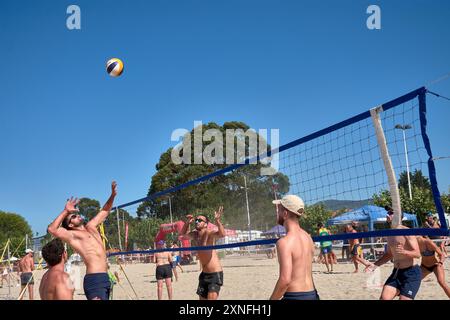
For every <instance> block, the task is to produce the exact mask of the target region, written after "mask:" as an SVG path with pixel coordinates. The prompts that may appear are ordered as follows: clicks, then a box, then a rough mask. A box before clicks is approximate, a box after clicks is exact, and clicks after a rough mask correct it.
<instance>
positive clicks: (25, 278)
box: [19, 249, 34, 300]
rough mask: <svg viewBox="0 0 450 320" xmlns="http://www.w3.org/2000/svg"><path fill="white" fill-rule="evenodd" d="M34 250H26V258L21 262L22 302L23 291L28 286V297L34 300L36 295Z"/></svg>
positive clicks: (21, 297)
mask: <svg viewBox="0 0 450 320" xmlns="http://www.w3.org/2000/svg"><path fill="white" fill-rule="evenodd" d="M33 254H34V253H33V250H31V249H26V250H25V256H24V257H23V258H22V259H20V260H19V272H20V285H21V286H22V290H21V291H20V292H21V296H20V300H22V299H23V296H24V294H23V291H24V290H25V288H26V287H27V286H28V297H29V299H30V300H33V294H34V278H33V270H34V259H33Z"/></svg>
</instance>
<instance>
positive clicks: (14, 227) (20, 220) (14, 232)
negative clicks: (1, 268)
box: [0, 211, 33, 255]
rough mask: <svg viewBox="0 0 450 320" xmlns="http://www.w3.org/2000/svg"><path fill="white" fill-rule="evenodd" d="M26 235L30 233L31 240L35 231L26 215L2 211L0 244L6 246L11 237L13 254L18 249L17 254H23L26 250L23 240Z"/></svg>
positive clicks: (0, 212)
mask: <svg viewBox="0 0 450 320" xmlns="http://www.w3.org/2000/svg"><path fill="white" fill-rule="evenodd" d="M25 235H28V239H29V241H31V238H32V237H33V232H32V231H31V228H30V225H29V224H28V222H27V221H26V220H25V218H24V217H22V216H21V215H19V214H16V213H11V212H4V211H0V246H4V245H5V244H6V241H7V240H8V239H10V240H11V248H13V249H12V250H11V254H12V253H13V251H16V252H17V253H16V255H17V254H19V255H22V254H23V251H24V250H25V241H23V240H24V237H25ZM19 244H20V247H19ZM16 248H17V250H16Z"/></svg>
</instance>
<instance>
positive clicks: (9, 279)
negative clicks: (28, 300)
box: [7, 242, 14, 299]
mask: <svg viewBox="0 0 450 320" xmlns="http://www.w3.org/2000/svg"><path fill="white" fill-rule="evenodd" d="M9 248H10V243H9V242H8V266H7V268H9V270H8V299H11V272H12V271H13V270H14V267H13V268H11V252H10V251H9Z"/></svg>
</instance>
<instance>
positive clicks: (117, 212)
mask: <svg viewBox="0 0 450 320" xmlns="http://www.w3.org/2000/svg"><path fill="white" fill-rule="evenodd" d="M116 217H117V234H118V235H119V248H120V251H122V241H121V240H120V218H119V209H117V208H116Z"/></svg>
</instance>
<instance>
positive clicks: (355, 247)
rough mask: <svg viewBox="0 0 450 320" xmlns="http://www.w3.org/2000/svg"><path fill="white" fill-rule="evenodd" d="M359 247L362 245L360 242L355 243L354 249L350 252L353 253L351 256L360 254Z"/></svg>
mask: <svg viewBox="0 0 450 320" xmlns="http://www.w3.org/2000/svg"><path fill="white" fill-rule="evenodd" d="M359 247H360V245H359V243H358V244H355V245H354V246H353V250H352V252H350V254H351V256H352V257H356V256H358V255H359V252H358V251H359Z"/></svg>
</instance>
